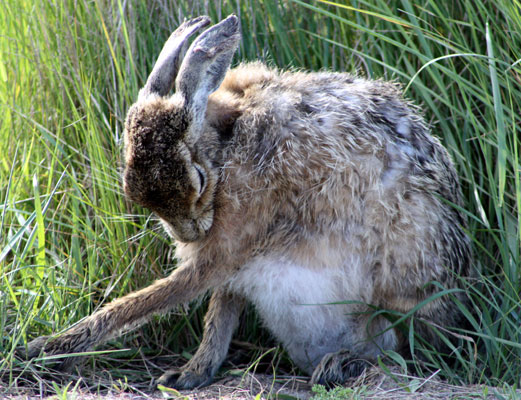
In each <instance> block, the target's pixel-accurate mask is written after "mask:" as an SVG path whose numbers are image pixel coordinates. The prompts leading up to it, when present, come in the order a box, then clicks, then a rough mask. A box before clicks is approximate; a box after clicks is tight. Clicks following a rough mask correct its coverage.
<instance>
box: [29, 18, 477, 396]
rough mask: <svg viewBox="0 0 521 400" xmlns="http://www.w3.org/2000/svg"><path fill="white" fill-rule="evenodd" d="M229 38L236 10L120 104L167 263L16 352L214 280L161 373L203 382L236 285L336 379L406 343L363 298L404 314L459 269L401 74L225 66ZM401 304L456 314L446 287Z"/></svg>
mask: <svg viewBox="0 0 521 400" xmlns="http://www.w3.org/2000/svg"><path fill="white" fill-rule="evenodd" d="M190 23H191V24H192V25H190V27H192V28H191V29H192V31H194V30H195V28H193V26H199V28H200V27H202V26H204V25H205V24H206V23H207V21H206V20H204V19H199V20H198V21H196V23H194V22H193V21H192V22H190ZM194 24H195V25H194ZM197 24H199V25H197ZM192 31H191V32H192ZM180 32H181V33H177V34H176V33H174V34H173V35H172V37H174V39H175V40H176V41H179V42H180V43H181V44H180V46H181V47H183V46H185V42H186V40H187V36H186V35H187V34H186V32H187V30H186V27H185V28H184V29H181V30H180ZM183 35H184V36H183ZM238 38H239V36H238V27H237V21H236V19H235V17H229V18H228V19H226V20H225V21H223V22H222V23H220V24H218V25H216V26H214V27H213V28H210V29H209V30H207V31H206V32H205V33H203V34H202V35H201V36H199V38H198V39H197V40H196V41H195V42H194V44H192V46H191V47H190V49H189V50H188V51H187V55H186V57H185V59H184V60H183V62H182V64H181V65H180V67H179V74H178V75H177V80H176V83H175V86H176V93H175V94H174V95H172V96H166V94H165V93H164V92H165V91H167V90H166V89H165V88H159V89H157V88H156V89H154V87H155V86H154V85H156V84H157V82H166V83H165V85H167V86H169V87H171V86H172V82H168V79H166V78H165V77H166V76H171V75H173V76H175V73H174V74H172V71H171V70H170V69H171V65H178V64H179V60H178V58H179V57H182V53H183V51H180V50H176V49H174V50H172V54H173V55H172V56H169V54H170V53H168V54H167V53H162V58H161V59H160V61H158V63H157V64H156V66H155V67H154V70H153V72H152V74H151V76H150V77H149V81H148V82H147V85H145V88H144V89H143V90H142V92H141V93H140V98H139V100H138V102H137V103H136V104H135V105H133V106H132V107H131V109H130V111H129V113H128V116H127V121H126V135H125V145H126V150H125V151H126V153H125V154H126V156H125V159H126V166H125V172H124V190H125V193H126V194H127V195H128V196H129V197H130V198H131V199H132V200H134V201H135V202H137V203H139V204H141V205H143V206H145V207H148V208H150V209H151V210H152V211H154V212H155V213H156V214H157V215H158V216H159V217H160V218H161V220H162V222H163V224H164V226H165V228H166V230H167V232H168V233H169V234H170V235H171V236H172V237H174V238H175V239H177V257H178V258H179V259H180V260H181V266H180V267H179V268H178V269H176V270H175V271H174V272H173V274H172V275H171V276H169V277H168V278H165V279H163V280H160V281H158V282H156V283H155V284H153V285H152V286H150V287H149V288H146V289H143V290H141V291H138V292H136V293H133V294H130V295H128V296H125V297H124V298H122V299H119V300H116V301H115V302H113V303H111V304H109V305H108V306H106V307H105V308H103V309H102V310H100V311H98V312H97V313H95V314H93V315H92V316H90V317H88V318H86V319H85V320H83V321H82V322H80V323H79V324H78V325H76V326H75V327H73V328H71V329H70V330H68V331H66V332H65V333H64V334H63V335H61V336H59V337H57V338H52V339H51V340H50V341H48V342H47V341H46V340H45V339H41V338H40V339H37V340H36V341H34V342H32V343H30V345H29V355H30V356H35V355H37V354H38V353H39V352H40V351H41V350H42V349H43V350H45V352H47V353H49V354H57V353H68V352H74V351H82V350H87V349H90V348H92V347H93V346H94V345H95V344H97V343H100V342H103V341H105V340H106V339H107V338H108V337H111V336H114V335H115V334H117V333H118V332H119V331H121V330H122V329H124V328H125V329H126V328H128V327H132V326H136V325H137V324H139V323H142V322H144V321H145V320H146V319H147V318H148V317H149V316H150V315H151V314H152V313H158V312H166V311H167V310H168V309H170V308H172V307H174V306H175V305H176V304H179V303H184V302H187V301H189V300H191V299H193V298H195V297H197V296H199V295H200V294H202V293H204V292H205V291H207V290H210V289H213V290H214V294H213V296H212V301H211V303H210V309H209V312H208V315H207V318H206V326H205V333H204V338H203V342H202V344H201V347H200V348H199V350H198V351H197V353H196V354H195V355H194V357H193V358H192V360H191V361H190V362H189V363H188V364H187V365H186V366H185V368H183V370H182V371H170V372H167V373H166V374H165V375H164V376H163V378H162V380H161V381H162V382H163V383H165V384H169V385H174V386H176V387H178V388H191V387H195V386H199V385H203V384H207V383H208V382H209V381H210V380H211V378H212V377H213V375H214V374H215V372H216V370H217V369H218V367H219V365H220V364H221V363H222V361H223V359H224V357H225V356H226V352H227V349H228V345H229V342H230V339H231V335H232V333H233V330H234V328H235V325H236V324H237V321H238V317H239V314H240V312H241V310H242V306H243V303H244V301H245V299H246V300H248V301H250V302H252V303H253V304H254V305H255V306H256V308H257V309H258V311H259V314H260V316H261V318H262V320H263V321H264V323H265V324H266V326H267V327H268V329H269V330H270V331H271V332H272V333H273V334H274V336H275V337H276V338H277V339H278V340H280V341H281V343H282V344H283V346H285V347H286V349H287V350H288V352H289V354H290V356H291V357H292V358H293V360H294V361H295V362H296V363H297V365H299V366H300V367H301V368H302V369H303V370H304V371H306V372H308V373H310V374H312V379H313V381H314V382H340V381H343V380H344V379H346V378H347V377H348V376H350V375H352V374H354V373H357V372H359V370H360V368H362V367H363V366H364V365H366V363H367V362H368V361H374V360H375V358H376V357H377V356H378V355H379V354H381V352H382V350H385V349H388V350H396V351H399V350H401V349H402V348H403V347H404V346H405V345H406V341H405V338H404V337H403V335H401V334H400V333H399V332H396V331H395V330H394V329H387V328H388V327H389V322H388V321H387V320H385V319H384V318H383V317H381V316H380V317H376V318H372V317H371V316H370V315H369V314H368V313H369V311H370V310H371V308H370V307H369V306H368V305H367V304H369V305H372V306H376V307H381V308H385V309H390V310H395V311H399V312H402V313H406V312H408V311H410V310H411V309H412V308H414V307H416V306H417V305H418V304H419V303H420V302H422V301H423V300H425V299H426V298H427V297H429V296H430V295H432V294H434V293H436V291H437V290H439V289H438V288H437V287H436V286H435V285H433V284H432V282H434V281H436V282H439V283H440V284H441V285H443V286H444V287H446V288H457V287H458V281H457V280H456V279H455V275H456V274H457V275H459V276H462V277H466V276H467V277H468V276H471V275H472V267H471V260H470V250H469V249H470V245H469V241H468V239H467V237H466V235H465V233H464V230H463V228H464V225H465V216H464V214H463V213H461V212H460V211H459V210H458V209H457V208H455V207H452V206H451V205H449V204H448V202H450V203H454V204H456V205H459V206H461V198H460V195H459V185H458V178H457V175H456V173H455V170H454V167H453V166H452V163H451V161H450V159H449V156H448V154H447V152H446V150H445V149H444V148H443V147H442V146H441V144H440V142H439V141H438V140H437V139H436V138H434V137H433V136H431V135H430V134H429V131H428V129H427V127H426V126H425V123H424V122H423V119H422V118H421V116H420V115H419V113H418V112H417V110H416V108H415V107H414V106H412V105H411V104H410V103H408V102H407V101H405V100H404V99H403V98H402V95H401V91H400V87H399V86H398V85H397V84H394V83H388V82H384V81H381V80H376V81H371V80H366V79H362V78H358V77H356V76H352V75H349V74H346V73H332V72H320V73H306V72H283V71H279V70H277V69H275V68H268V67H266V66H265V65H263V64H261V63H250V64H241V65H239V66H238V67H237V68H235V69H232V70H230V71H228V72H227V73H226V69H227V67H228V65H229V63H230V60H231V55H232V54H233V52H234V51H235V48H236V46H237V43H238ZM169 43H170V40H169ZM169 43H167V45H165V48H170V47H172V46H171V43H170V44H169ZM169 46H170V47H169ZM161 60H163V61H161ZM165 60H166V61H165ZM221 80H222V83H221ZM150 82H152V83H150ZM447 200H448V202H447ZM456 296H458V297H460V299H461V300H463V296H462V295H461V294H457V295H456ZM343 300H347V301H352V303H348V304H342V305H338V304H337V305H328V304H330V303H334V302H341V301H343ZM416 316H417V317H418V318H419V319H420V320H427V321H432V322H434V323H435V324H437V325H439V326H442V327H450V326H454V325H457V324H458V323H459V321H460V317H461V316H460V314H459V313H458V311H457V309H456V307H455V306H454V305H453V303H452V302H451V300H450V299H449V298H447V297H441V298H439V299H437V300H435V301H432V302H430V303H428V304H427V305H426V306H424V307H423V308H421V309H420V310H418V311H417V312H416ZM416 329H417V332H418V333H419V334H420V335H422V336H424V337H425V338H427V339H428V340H430V341H431V342H432V343H433V344H434V345H441V343H439V340H438V339H437V338H436V336H435V335H433V334H432V332H431V331H430V330H429V329H428V328H427V326H426V325H425V324H416ZM356 360H359V361H356ZM360 360H361V361H360Z"/></svg>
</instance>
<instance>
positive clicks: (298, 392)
mask: <svg viewBox="0 0 521 400" xmlns="http://www.w3.org/2000/svg"><path fill="white" fill-rule="evenodd" d="M346 387H349V388H350V389H349V390H347V391H344V393H343V395H342V398H346V399H389V400H393V399H396V400H402V399H404V400H408V399H443V400H445V399H478V398H479V399H521V390H518V391H514V390H513V389H512V390H510V391H505V390H503V389H501V388H492V387H486V386H479V385H475V386H453V385H449V384H447V383H444V382H442V381H441V380H440V379H439V378H438V377H437V376H435V375H433V376H431V377H429V378H427V379H424V378H415V377H411V376H407V375H403V374H400V373H398V372H397V371H392V374H388V373H384V372H383V371H382V370H381V369H379V368H377V367H373V368H372V369H370V370H369V371H367V372H366V373H364V374H363V375H362V376H361V377H359V378H357V379H356V380H353V381H350V382H347V383H346ZM0 389H2V388H0ZM1 392H2V391H0V393H1ZM313 395H316V394H314V393H312V391H311V386H310V385H309V384H308V382H307V380H306V379H304V378H298V377H297V378H295V377H279V378H276V379H274V378H273V376H270V375H265V374H249V373H247V374H244V375H243V376H229V377H225V378H222V379H220V380H219V381H217V382H215V383H214V384H212V385H210V386H208V387H205V388H201V389H198V390H191V391H179V392H178V391H175V390H163V391H159V390H156V391H155V392H152V393H128V392H124V391H119V390H117V389H115V390H114V391H111V392H109V393H105V394H95V393H88V392H84V391H82V390H73V389H70V390H69V391H68V392H66V394H61V395H53V396H48V397H44V396H39V395H37V394H12V395H4V396H2V395H1V394H0V398H1V399H3V400H4V399H5V400H21V399H24V400H37V399H38V400H39V399H46V400H51V399H52V400H54V399H56V400H61V399H71V400H82V399H85V400H144V399H179V400H207V399H224V400H257V399H268V398H269V399H284V400H291V399H293V400H294V399H299V400H306V399H310V398H311V397H312V396H313Z"/></svg>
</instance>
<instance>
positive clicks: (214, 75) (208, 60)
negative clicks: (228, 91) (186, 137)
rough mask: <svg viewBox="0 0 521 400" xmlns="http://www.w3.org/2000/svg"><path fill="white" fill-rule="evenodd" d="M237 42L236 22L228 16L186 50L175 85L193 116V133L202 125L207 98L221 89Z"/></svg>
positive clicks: (237, 24)
mask: <svg viewBox="0 0 521 400" xmlns="http://www.w3.org/2000/svg"><path fill="white" fill-rule="evenodd" d="M239 40H240V32H239V19H238V18H237V17H236V16H235V15H230V16H229V17H228V18H226V19H225V20H223V21H221V22H220V23H218V24H217V25H215V26H212V27H211V28H209V29H207V30H206V31H204V32H203V33H202V34H201V35H200V36H199V37H198V38H197V39H196V40H194V42H193V43H192V45H191V46H190V48H189V49H188V51H187V54H186V57H185V58H184V59H183V62H182V64H181V67H180V68H179V73H178V75H177V78H176V83H175V85H176V93H181V95H182V96H183V97H184V99H185V102H186V105H187V106H188V108H189V110H190V112H191V114H192V118H193V120H192V124H194V126H192V129H191V131H192V132H195V131H197V127H198V126H200V125H201V124H202V123H203V121H204V116H205V112H206V106H207V103H208V96H209V95H210V94H211V93H212V92H214V91H215V90H217V89H218V88H219V86H220V85H221V83H222V81H223V79H224V76H225V75H226V72H227V70H228V68H229V66H230V64H231V62H232V57H233V54H234V53H235V50H237V46H238V45H239ZM194 129H195V130H194Z"/></svg>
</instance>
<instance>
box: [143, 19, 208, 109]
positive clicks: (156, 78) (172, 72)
mask: <svg viewBox="0 0 521 400" xmlns="http://www.w3.org/2000/svg"><path fill="white" fill-rule="evenodd" d="M209 23H210V18H208V17H206V16H202V17H197V18H193V19H190V20H188V21H184V22H183V23H182V24H181V25H180V26H179V27H178V28H177V29H176V30H175V31H174V32H173V33H172V34H171V35H170V37H169V38H168V40H167V41H166V43H165V45H164V46H163V50H161V53H160V54H159V57H158V58H157V61H156V63H155V65H154V68H153V69H152V72H151V73H150V75H149V77H148V79H147V82H146V84H145V86H144V87H143V89H141V91H140V92H139V98H140V99H142V98H145V97H148V96H150V95H151V94H157V95H159V96H165V95H167V94H168V92H170V90H172V87H173V86H174V80H175V77H176V75H177V71H178V70H179V66H180V64H181V60H182V59H183V56H184V54H185V53H186V49H187V47H188V39H189V38H190V36H192V35H193V34H194V33H195V32H197V31H198V30H199V29H201V28H203V27H205V26H207V25H208V24H209Z"/></svg>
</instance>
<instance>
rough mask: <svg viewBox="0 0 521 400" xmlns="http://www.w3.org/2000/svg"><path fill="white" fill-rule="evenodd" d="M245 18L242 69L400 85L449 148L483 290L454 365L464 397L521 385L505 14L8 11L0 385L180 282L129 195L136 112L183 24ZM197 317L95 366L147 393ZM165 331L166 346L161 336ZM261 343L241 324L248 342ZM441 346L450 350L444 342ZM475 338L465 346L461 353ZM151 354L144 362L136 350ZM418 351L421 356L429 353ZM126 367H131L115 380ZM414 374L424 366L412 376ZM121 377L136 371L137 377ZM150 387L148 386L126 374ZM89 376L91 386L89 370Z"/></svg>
mask: <svg viewBox="0 0 521 400" xmlns="http://www.w3.org/2000/svg"><path fill="white" fill-rule="evenodd" d="M232 12H234V13H236V14H237V15H238V16H239V17H240V18H241V24H242V31H243V42H242V44H241V48H240V51H239V55H238V57H237V60H243V59H262V60H264V61H267V62H268V63H272V64H276V65H278V66H280V67H283V68H287V67H298V68H301V67H302V68H307V69H313V70H318V69H320V68H331V69H335V70H347V71H358V73H361V74H365V75H368V76H370V77H374V78H379V77H383V78H386V79H394V80H397V81H399V82H401V83H402V84H403V85H404V87H405V90H406V94H407V96H409V97H410V98H412V99H414V100H415V101H416V102H417V103H418V104H421V105H422V107H423V109H424V110H425V116H426V118H427V120H428V121H429V122H430V123H431V124H432V126H433V132H434V133H435V134H436V135H437V136H439V137H440V138H441V139H442V141H443V143H444V144H445V145H446V146H447V148H448V149H449V152H450V153H451V155H452V157H453V160H454V161H455V163H456V166H457V169H458V172H459V174H460V176H461V181H462V184H463V190H464V197H465V200H466V210H467V214H468V219H469V227H468V233H469V236H470V237H471V238H472V240H473V243H474V253H475V264H476V268H477V269H478V270H479V271H480V277H479V279H478V280H477V281H475V282H469V283H468V286H466V290H467V291H468V293H469V295H470V298H471V306H470V307H465V306H463V305H460V307H461V308H462V309H463V311H464V312H465V313H466V315H467V317H468V320H469V323H470V326H471V327H470V328H469V329H467V330H459V331H456V333H457V334H458V335H460V337H461V338H462V340H461V345H460V346H455V347H453V349H452V352H453V356H454V358H455V359H456V361H455V362H454V363H453V364H450V365H449V364H446V362H445V361H444V360H445V359H444V358H443V357H440V355H439V354H437V353H436V352H433V351H429V349H428V346H425V345H423V344H421V343H420V342H418V343H416V342H415V341H413V345H414V346H416V348H418V349H420V350H421V351H422V352H423V354H424V356H425V357H426V359H427V360H426V361H424V362H423V363H424V365H423V366H424V367H425V366H426V367H428V368H430V369H441V371H442V373H441V375H442V376H444V377H445V378H448V379H450V380H452V381H455V382H467V383H468V382H490V383H492V384H494V383H498V382H508V383H511V384H515V383H517V382H518V380H519V376H520V375H521V362H520V361H521V345H520V343H521V308H520V304H521V299H520V293H521V262H520V243H521V217H520V210H521V185H520V169H521V168H520V162H519V153H520V148H521V146H520V139H519V138H520V137H521V135H520V134H519V127H520V126H521V113H520V112H519V110H520V109H521V89H520V87H521V62H520V60H521V17H520V11H519V4H517V3H516V2H511V1H509V0H498V1H497V2H487V1H470V0H462V1H454V2H449V3H447V2H442V1H441V0H427V1H425V2H423V3H422V4H421V5H418V4H416V3H414V2H411V1H408V0H385V1H384V0H374V1H364V0H358V1H355V0H353V1H351V2H349V3H345V2H334V1H319V0H318V1H312V2H304V1H301V0H287V1H286V0H264V1H253V0H246V1H241V2H225V1H216V2H203V1H188V0H187V1H174V0H155V1H152V2H149V1H144V0H130V1H122V0H117V1H115V2H101V1H98V0H95V1H87V0H76V1H72V0H66V1H63V2H53V1H50V0H46V1H42V2H37V3H34V4H33V2H29V1H25V0H15V1H10V2H5V3H4V4H3V5H2V7H0V27H1V28H2V29H1V30H0V31H1V32H2V40H0V152H1V153H2V157H1V158H0V199H1V200H0V277H1V279H0V332H2V336H1V337H0V353H1V354H2V358H1V360H0V371H1V374H2V380H3V381H5V382H8V383H9V384H10V385H14V384H15V383H19V382H20V379H22V378H21V376H23V375H22V372H23V371H26V372H27V371H28V370H29V371H30V370H31V364H27V363H25V362H24V361H23V360H20V359H18V358H17V357H15V355H14V350H15V348H16V346H20V345H24V343H26V341H27V340H29V339H31V338H34V337H36V336H39V335H42V334H49V333H51V332H57V331H60V330H61V329H64V328H66V327H68V326H70V325H71V324H72V323H74V322H75V321H77V320H79V319H81V318H82V317H84V316H86V315H87V314H89V313H91V312H92V311H93V310H94V309H96V308H98V307H100V306H101V305H102V304H104V303H105V302H107V301H108V300H110V299H112V298H115V297H118V296H121V295H122V294H124V293H128V292H129V291H132V290H135V289H137V288H139V287H143V286H145V285H146V284H147V283H149V282H150V281H152V280H154V279H155V278H157V277H160V276H164V275H165V274H166V273H167V272H168V271H169V270H171V269H172V268H173V267H174V266H175V265H174V263H175V261H174V259H173V258H172V257H170V255H171V254H170V253H171V249H170V246H169V242H168V240H166V239H165V238H164V236H163V235H162V234H161V233H160V232H159V230H158V229H157V224H156V222H155V221H154V219H153V218H151V217H150V216H149V214H148V212H147V211H146V210H141V209H139V208H138V207H136V206H134V205H131V204H128V203H127V201H126V200H125V198H124V196H122V193H121V189H120V178H119V168H120V165H121V157H120V154H121V136H122V129H123V119H124V116H125V113H126V110H127V108H128V106H129V105H130V104H131V103H132V102H133V100H134V99H135V98H136V95H137V91H138V90H139V88H140V87H141V85H142V84H143V82H144V80H145V77H146V74H147V73H148V71H150V69H151V67H152V63H153V61H154V60H155V57H156V55H157V54H158V52H159V50H160V47H161V45H162V43H163V42H164V40H165V39H166V38H167V37H168V35H169V33H170V32H171V31H172V30H173V29H174V28H175V27H176V26H177V25H178V24H179V22H180V20H181V19H182V18H183V17H184V16H188V15H199V14H209V15H210V16H211V17H212V18H213V19H214V21H217V20H219V19H220V18H221V17H222V16H224V15H227V14H229V13H232ZM203 312H204V306H203V307H200V308H193V309H192V310H191V312H190V314H189V315H186V314H185V313H182V312H180V313H178V314H176V315H173V316H169V317H163V318H161V319H160V320H159V321H158V324H156V325H154V326H147V327H144V328H142V329H143V331H140V332H141V333H134V334H129V335H127V336H125V338H124V339H122V340H121V341H118V342H117V343H114V344H112V345H111V346H112V347H118V346H119V347H121V348H125V347H127V346H126V345H127V344H129V345H128V347H131V348H133V349H138V348H140V350H136V351H130V352H127V353H125V355H122V354H121V353H120V354H119V355H116V354H115V355H114V356H113V357H106V356H105V357H103V358H101V359H97V358H94V359H93V360H92V361H91V365H90V366H91V367H92V368H93V369H96V368H98V369H97V371H98V376H99V371H100V369H99V367H100V365H101V366H102V367H103V368H105V369H109V370H111V372H112V374H113V375H112V376H110V377H107V380H106V382H108V383H107V386H110V385H111V383H110V382H113V379H119V378H121V379H123V378H124V377H125V376H127V377H129V380H130V381H132V380H133V378H135V380H136V381H140V382H144V381H148V380H149V376H150V375H157V374H156V373H155V370H154V367H153V366H151V364H147V365H148V367H150V368H151V369H150V370H147V371H149V372H147V373H145V374H143V371H145V369H144V368H143V367H141V368H138V366H139V365H145V364H146V361H145V360H148V359H149V358H150V357H152V356H155V355H157V354H158V353H160V352H161V351H165V350H164V348H170V349H171V351H172V352H174V353H176V354H182V352H183V351H185V353H184V354H185V355H186V357H189V356H190V352H191V351H193V350H194V349H195V348H196V347H197V344H198V340H199V339H198V338H199V337H200V334H201V332H202V315H203ZM163 332H168V335H167V334H164V333H163ZM259 335H261V336H263V335H265V334H264V333H263V332H262V330H260V328H259V324H258V323H257V321H256V319H255V317H254V316H252V315H251V314H250V315H248V316H247V317H246V319H245V323H244V324H243V326H242V327H241V332H240V336H241V337H242V338H246V339H250V340H251V339H253V340H255V338H258V337H259ZM440 335H450V334H448V333H447V332H443V331H440ZM467 338H472V340H467ZM140 346H141V347H140ZM420 350H419V351H420ZM121 362H123V363H124V364H123V365H121ZM417 364H418V362H417ZM127 366H128V367H127ZM136 369H139V370H140V374H141V375H140V376H137V375H134V376H133V375H131V372H130V371H132V370H136ZM84 373H85V371H84Z"/></svg>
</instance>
